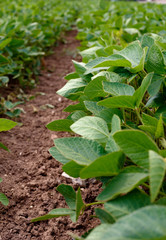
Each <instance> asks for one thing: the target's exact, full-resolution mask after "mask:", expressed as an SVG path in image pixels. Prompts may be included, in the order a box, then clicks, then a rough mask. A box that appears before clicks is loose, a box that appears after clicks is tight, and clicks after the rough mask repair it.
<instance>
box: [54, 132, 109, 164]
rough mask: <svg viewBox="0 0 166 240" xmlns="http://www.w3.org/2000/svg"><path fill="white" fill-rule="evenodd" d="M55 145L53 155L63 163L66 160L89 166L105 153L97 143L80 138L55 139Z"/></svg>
mask: <svg viewBox="0 0 166 240" xmlns="http://www.w3.org/2000/svg"><path fill="white" fill-rule="evenodd" d="M54 144H55V147H54V148H53V150H54V155H53V154H52V155H53V157H54V158H55V159H57V160H58V161H61V159H63V158H64V159H67V160H68V162H69V161H72V160H73V161H75V162H76V163H78V164H80V165H89V164H90V163H91V162H93V161H94V160H95V159H97V158H98V157H100V156H102V155H103V154H104V153H105V151H104V148H103V147H102V146H101V145H100V144H98V143H97V142H95V141H92V140H88V139H84V138H79V137H71V138H59V139H55V140H54ZM51 149H52V148H51ZM55 150H56V151H55ZM50 153H52V152H51V151H50ZM59 153H60V154H59ZM65 163H66V162H65Z"/></svg>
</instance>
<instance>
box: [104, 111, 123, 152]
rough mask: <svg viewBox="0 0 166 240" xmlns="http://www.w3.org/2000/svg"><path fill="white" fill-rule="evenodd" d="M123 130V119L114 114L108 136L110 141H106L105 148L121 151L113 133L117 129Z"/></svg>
mask: <svg viewBox="0 0 166 240" xmlns="http://www.w3.org/2000/svg"><path fill="white" fill-rule="evenodd" d="M119 130H121V121H120V118H119V117H118V116H117V115H114V116H113V118H112V122H111V133H110V135H109V137H108V141H107V143H106V147H105V150H106V151H108V152H116V151H119V146H118V145H117V144H116V142H115V140H114V138H113V134H114V133H115V132H117V131H119Z"/></svg>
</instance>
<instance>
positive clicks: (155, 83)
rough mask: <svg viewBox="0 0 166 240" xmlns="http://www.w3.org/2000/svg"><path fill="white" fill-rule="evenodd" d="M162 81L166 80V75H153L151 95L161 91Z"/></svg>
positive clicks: (150, 87)
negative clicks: (165, 76) (165, 78)
mask: <svg viewBox="0 0 166 240" xmlns="http://www.w3.org/2000/svg"><path fill="white" fill-rule="evenodd" d="M162 82H164V76H162V75H158V74H154V75H153V78H152V80H151V84H150V85H149V87H148V93H149V95H150V96H155V95H156V94H157V93H158V92H159V90H160V87H161V84H162Z"/></svg>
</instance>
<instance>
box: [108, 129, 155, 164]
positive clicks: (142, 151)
mask: <svg viewBox="0 0 166 240" xmlns="http://www.w3.org/2000/svg"><path fill="white" fill-rule="evenodd" d="M113 137H114V140H115V142H116V143H117V144H118V145H119V147H120V148H121V150H122V151H123V152H124V153H125V154H126V155H127V156H128V157H129V158H130V159H131V160H132V161H133V162H134V163H135V164H137V165H139V166H141V167H144V168H148V167H149V156H148V151H149V150H153V151H155V152H158V151H159V149H158V147H157V145H156V144H155V142H153V141H152V139H151V138H150V137H148V136H147V135H146V134H145V133H144V132H142V131H138V130H123V131H119V132H116V133H115V134H114V135H113Z"/></svg>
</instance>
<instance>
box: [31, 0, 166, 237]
mask: <svg viewBox="0 0 166 240" xmlns="http://www.w3.org/2000/svg"><path fill="white" fill-rule="evenodd" d="M165 21H166V7H165V6H162V5H153V4H143V5H142V4H138V3H127V6H126V2H120V3H110V2H109V1H100V6H99V8H98V9H96V10H93V11H92V10H90V11H89V12H86V13H84V12H82V13H81V15H80V17H79V19H77V26H78V29H79V34H78V38H79V39H80V40H81V41H82V47H81V50H82V51H81V52H80V54H81V55H82V58H83V62H76V61H73V64H74V66H75V72H73V73H70V74H68V75H67V76H66V77H65V78H66V80H67V81H68V82H67V83H66V85H65V86H64V87H63V88H61V89H60V90H59V91H58V94H59V95H61V96H63V97H66V98H68V99H71V100H73V101H76V103H75V104H72V105H69V106H68V107H67V108H65V109H64V111H65V112H68V113H69V115H68V117H67V118H66V119H60V120H55V121H53V122H51V123H49V124H48V125H47V128H48V129H50V130H53V131H67V132H72V133H73V132H74V133H76V134H78V135H79V136H78V137H71V138H60V139H55V140H54V145H55V146H54V147H52V148H51V149H50V153H51V155H52V156H53V157H54V158H55V159H56V160H58V161H59V162H61V163H62V164H63V167H62V169H63V171H64V172H65V173H67V174H68V175H70V176H71V177H75V178H77V177H80V178H82V179H88V178H97V179H98V180H99V181H101V182H102V183H103V187H102V192H101V193H100V194H99V195H98V196H97V198H96V201H95V202H93V203H90V204H89V203H88V204H87V203H85V202H84V201H83V200H82V196H81V191H80V189H78V190H77V191H76V192H75V191H74V189H73V188H72V187H71V186H68V185H64V184H61V185H59V186H58V188H57V190H58V191H59V192H60V193H61V194H62V195H63V196H64V198H65V200H66V202H67V204H68V208H64V209H58V208H57V209H53V210H52V211H51V212H49V213H48V214H47V215H44V216H41V217H39V218H36V219H33V220H32V221H33V222H35V221H39V220H45V219H50V218H53V217H59V216H70V218H71V220H72V221H77V219H78V217H79V216H80V215H81V214H83V212H84V210H85V209H86V208H87V207H89V206H90V205H94V206H96V205H99V206H100V204H102V206H103V207H102V208H101V207H97V208H95V214H96V216H97V217H98V218H99V219H100V221H101V225H100V226H98V227H97V228H95V229H94V230H92V231H91V232H90V233H89V234H87V235H86V237H84V236H82V237H76V236H75V238H76V239H87V240H101V239H105V240H109V239H112V240H113V239H115V240H121V239H122V240H124V239H148V240H150V239H165V238H166V230H165V225H166V217H165V216H166V184H165V170H166V138H165V133H166V132H165V125H166V107H165V103H166V91H165V88H166V86H165V75H166V32H165Z"/></svg>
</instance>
